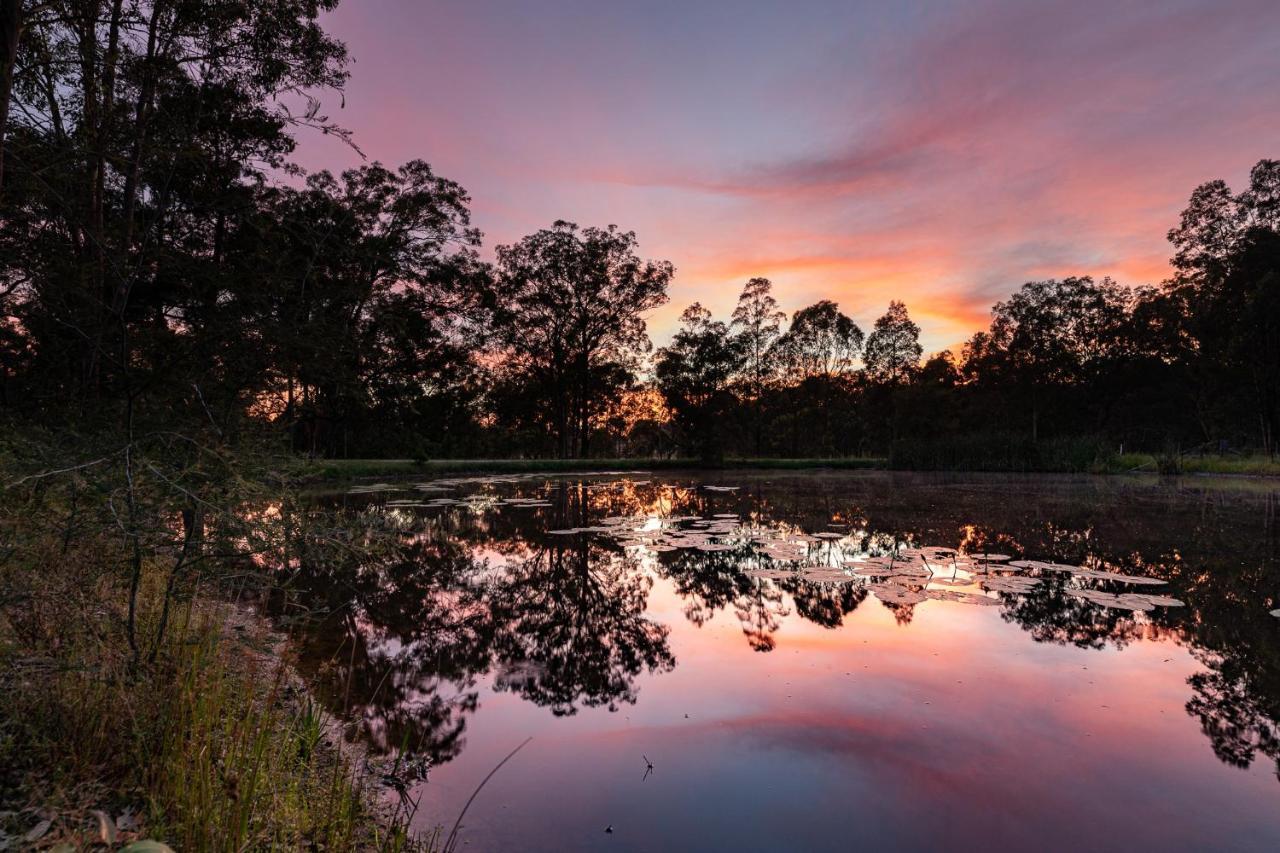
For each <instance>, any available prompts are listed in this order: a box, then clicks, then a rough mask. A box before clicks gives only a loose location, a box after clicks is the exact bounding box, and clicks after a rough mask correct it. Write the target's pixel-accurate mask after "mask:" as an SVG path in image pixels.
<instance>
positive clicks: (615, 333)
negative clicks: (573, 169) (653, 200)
mask: <svg viewBox="0 0 1280 853" xmlns="http://www.w3.org/2000/svg"><path fill="white" fill-rule="evenodd" d="M636 245H637V243H636V236H635V234H634V233H633V232H630V231H626V232H624V231H619V230H618V229H617V228H616V227H615V226H612V225H611V226H609V227H608V228H605V229H601V228H586V229H583V230H581V231H579V229H578V226H577V225H575V224H573V223H571V222H563V221H559V222H556V223H555V224H554V225H552V227H551V228H548V229H544V230H542V231H538V232H537V233H535V234H531V235H529V236H528V237H525V238H524V239H522V240H521V241H519V242H518V243H515V244H512V245H509V246H499V247H498V249H497V254H498V271H499V274H498V277H497V280H496V282H495V285H494V304H495V310H494V315H495V325H496V329H497V331H498V333H499V336H500V340H501V342H502V346H503V348H504V349H505V350H506V352H507V355H508V360H507V363H506V369H507V370H508V371H509V372H510V373H511V374H513V375H514V376H515V377H517V379H518V381H520V380H523V381H529V382H532V383H534V385H535V386H536V387H537V388H538V390H539V392H540V393H541V394H542V395H544V397H545V399H546V400H547V401H548V402H549V404H550V406H549V408H550V424H549V426H550V428H551V431H552V433H553V435H554V438H555V442H556V448H557V452H558V455H559V456H561V457H569V456H581V455H586V454H587V452H588V449H589V448H588V442H589V437H590V427H591V421H592V418H594V417H595V416H596V415H598V414H599V413H600V411H601V410H602V408H603V406H604V405H605V404H606V403H607V402H608V401H609V400H610V399H611V398H612V397H613V395H615V394H616V393H617V392H618V391H619V390H621V388H622V387H624V386H625V383H626V382H627V380H629V379H630V377H631V376H632V375H633V373H634V371H635V369H636V367H637V359H638V357H639V356H640V355H641V354H643V353H645V352H647V351H648V350H649V347H650V343H649V338H648V335H647V334H646V331H645V323H644V319H643V317H642V315H643V314H644V312H646V311H649V310H650V309H652V308H656V307H658V306H659V305H662V304H663V303H665V302H666V301H667V285H668V283H669V282H670V281H671V277H672V275H673V274H674V268H673V267H672V266H671V264H670V263H668V262H666V261H642V260H641V259H640V258H639V256H638V255H637V254H636Z"/></svg>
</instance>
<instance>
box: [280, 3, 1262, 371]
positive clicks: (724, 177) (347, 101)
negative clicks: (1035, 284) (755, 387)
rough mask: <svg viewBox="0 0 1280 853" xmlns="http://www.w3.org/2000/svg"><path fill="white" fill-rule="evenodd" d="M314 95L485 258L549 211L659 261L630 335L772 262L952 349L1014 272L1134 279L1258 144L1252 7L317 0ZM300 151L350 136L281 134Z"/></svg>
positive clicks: (791, 287)
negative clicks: (424, 171)
mask: <svg viewBox="0 0 1280 853" xmlns="http://www.w3.org/2000/svg"><path fill="white" fill-rule="evenodd" d="M325 24H326V27H327V28H328V29H329V30H330V32H332V33H333V34H334V35H336V36H337V37H339V38H341V39H343V40H344V41H345V42H346V43H347V45H348V47H349V49H350V51H351V54H352V57H353V60H354V61H353V63H352V65H351V68H350V70H351V80H350V82H349V84H348V86H347V89H346V92H345V94H344V96H343V97H342V98H341V99H339V98H338V97H337V96H334V95H329V96H327V97H326V98H325V99H324V105H325V108H326V112H327V113H328V115H329V116H330V118H332V119H334V120H336V121H337V122H338V123H340V124H342V125H343V126H345V127H347V128H349V129H351V130H352V131H353V132H354V135H355V140H356V142H357V143H358V144H359V146H360V148H361V149H362V150H363V152H364V154H365V155H366V156H367V157H368V158H369V159H370V160H378V161H381V162H383V163H385V164H387V165H389V166H394V165H397V164H399V163H402V162H404V161H406V160H410V159H414V158H421V159H424V160H426V161H428V162H429V163H431V165H432V167H433V168H434V169H435V171H436V172H437V173H438V174H440V175H443V176H445V177H448V178H451V179H453V180H455V181H458V182H459V183H460V184H462V185H463V186H464V187H465V188H466V189H467V190H468V192H469V193H470V195H471V197H472V214H473V220H474V224H475V225H477V226H478V227H479V228H480V229H481V230H482V231H483V232H484V235H485V238H484V242H485V250H484V254H485V256H486V257H489V258H491V257H492V253H493V247H494V246H495V245H499V244H504V243H510V242H514V241H516V240H518V239H519V238H520V237H522V236H523V235H525V234H529V233H532V232H533V231H536V230H538V229H539V228H544V227H548V226H549V225H550V224H551V223H552V222H554V221H555V220H557V219H567V220H570V221H573V222H577V223H578V224H579V225H582V226H587V225H600V226H603V225H607V224H616V225H618V226H619V227H621V228H623V229H624V230H631V231H635V232H636V235H637V237H638V239H639V244H640V251H641V254H642V255H643V256H645V257H649V258H655V259H664V260H669V261H671V262H672V263H674V264H675V267H676V277H675V279H674V281H673V283H672V286H671V289H670V296H671V302H670V303H669V304H668V305H667V306H664V307H663V308H660V309H658V310H656V311H654V312H653V313H652V314H651V315H650V316H649V327H650V331H651V334H652V336H653V338H654V340H655V342H656V343H658V344H661V343H663V342H665V340H667V339H668V338H669V337H670V334H671V332H672V331H674V328H675V325H676V318H677V317H678V316H679V314H680V312H681V311H682V310H683V309H684V308H685V307H687V306H688V305H689V303H691V302H693V301H695V300H696V301H700V302H701V303H702V304H703V305H705V306H706V307H707V308H709V309H710V310H711V311H712V312H713V313H714V314H716V315H717V316H718V317H719V318H721V319H726V320H727V319H728V315H729V313H730V312H731V311H732V308H733V305H734V304H735V302H736V300H737V295H738V293H739V292H740V290H741V288H742V285H743V284H744V283H745V282H746V280H747V279H748V278H751V277H753V276H765V277H767V278H769V279H771V280H772V281H773V284H774V292H775V296H776V297H777V298H778V300H779V302H780V303H781V306H782V308H783V309H784V310H786V311H788V313H790V312H793V311H795V310H796V309H798V308H801V307H804V306H806V305H809V304H811V303H813V302H815V301H817V300H819V299H832V300H835V301H836V302H838V303H839V304H840V306H841V309H842V310H844V311H845V312H846V313H847V314H849V315H850V316H852V317H853V318H854V319H855V320H856V321H857V322H858V324H859V325H860V326H861V327H862V328H863V329H864V331H869V330H870V328H871V325H872V323H873V322H874V321H875V318H876V317H878V316H879V315H880V314H881V313H883V312H884V310H885V308H886V306H887V304H888V302H889V300H891V299H901V300H903V301H904V302H905V303H906V305H907V308H908V310H909V311H910V313H911V315H912V317H913V318H914V319H915V320H916V322H917V323H919V324H920V326H921V327H922V335H921V342H922V344H923V345H924V347H925V349H926V352H932V351H936V350H938V349H942V348H944V347H949V348H952V349H956V348H958V347H959V345H960V344H961V343H962V342H963V341H964V340H965V339H966V338H968V337H969V336H970V335H971V334H972V333H973V332H974V331H977V330H978V329H980V328H984V327H985V326H986V324H987V322H988V319H989V311H990V307H991V305H992V304H993V303H994V302H996V301H997V300H999V299H1002V298H1005V297H1007V296H1008V295H1009V294H1010V293H1012V292H1013V291H1015V290H1016V289H1017V288H1018V287H1019V286H1020V285H1021V284H1022V283H1023V282H1025V281H1029V280H1033V279H1042V278H1049V277H1060V276H1065V275H1085V274H1088V275H1094V276H1095V277H1098V276H1103V275H1110V276H1113V277H1114V278H1116V279H1117V280H1118V281H1120V282H1121V283H1122V284H1144V283H1157V282H1159V281H1160V280H1161V279H1163V278H1164V277H1165V276H1166V275H1167V273H1168V267H1167V261H1168V257H1169V255H1170V251H1169V247H1168V244H1167V242H1166V239H1165V234H1166V233H1167V231H1168V230H1169V228H1171V227H1172V226H1173V225H1174V224H1175V223H1176V221H1177V216H1178V213H1179V212H1180V211H1181V210H1182V208H1183V207H1184V206H1185V202H1186V200H1187V197H1188V196H1189V195H1190V193H1191V191H1192V190H1193V189H1194V188H1195V187H1196V186H1197V185H1198V184H1200V183H1202V182H1203V181H1206V180H1211V179H1214V178H1222V179H1224V180H1226V181H1227V182H1228V183H1229V184H1230V185H1231V186H1232V187H1233V188H1235V189H1240V188H1242V187H1243V186H1244V185H1245V184H1246V183H1247V178H1248V172H1249V169H1250V167H1251V166H1252V165H1253V164H1254V163H1256V162H1257V161H1258V160H1259V159H1262V158H1264V157H1271V158H1275V157H1280V0H1207V1H1206V2H1200V1H1199V0H1194V1H1193V0H1158V2H1136V1H1135V2H1126V0H1109V1H1108V2H1096V0H1045V2H1037V0H948V2H905V1H904V2H890V0H859V2H852V1H851V0H843V2H840V0H788V2H750V0H683V1H682V2H668V0H643V2H642V0H630V2H620V0H619V1H618V2H604V1H603V0H457V2H454V0H419V2H413V0H345V2H344V3H342V5H341V6H340V7H339V8H338V10H337V11H335V12H333V13H331V14H329V15H328V16H327V18H326V21H325ZM297 160H298V162H299V163H301V164H302V165H303V166H304V167H305V168H308V169H312V170H314V169H321V168H327V169H330V170H333V171H340V170H341V169H344V168H350V167H353V166H356V165H359V163H360V162H361V160H360V157H359V155H357V154H356V153H355V152H354V151H352V150H350V149H349V148H347V147H346V146H344V145H342V144H341V143H340V142H338V141H337V140H335V139H333V138H331V137H329V138H326V137H323V136H318V135H311V136H305V135H304V137H303V138H302V139H301V142H300V145H299V149H298V152H297Z"/></svg>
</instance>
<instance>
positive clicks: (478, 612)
mask: <svg viewBox="0 0 1280 853" xmlns="http://www.w3.org/2000/svg"><path fill="white" fill-rule="evenodd" d="M343 553H344V554H345V555H346V556H345V558H342V557H340V556H339V555H338V554H332V555H330V559H328V560H327V561H326V562H325V571H323V573H309V572H306V571H304V572H301V573H300V574H299V575H298V577H297V579H296V582H295V588H294V590H293V591H294V593H295V594H296V595H297V596H298V597H299V598H300V600H302V601H304V602H305V603H306V604H307V605H308V606H310V607H312V608H317V609H323V610H327V611H329V613H330V615H329V616H328V617H327V618H324V619H322V620H321V621H319V622H318V623H315V624H312V625H310V626H308V628H307V630H304V631H303V632H301V634H300V636H299V638H298V651H299V658H300V665H301V667H302V669H303V671H304V674H307V675H308V676H310V679H311V681H312V682H313V683H314V685H315V687H316V691H317V693H318V694H319V696H320V698H321V700H322V701H323V702H325V704H326V705H328V706H329V707H330V708H332V709H334V710H335V711H338V712H341V713H343V714H344V716H346V717H347V718H348V719H350V720H352V721H356V722H357V723H358V728H359V734H360V735H361V736H362V737H364V738H365V739H366V740H367V742H368V743H369V744H370V746H371V747H372V748H373V749H375V750H376V751H379V752H385V751H387V750H389V749H397V748H402V747H407V748H408V749H409V750H411V751H412V752H414V753H417V754H420V755H429V756H431V758H432V759H433V760H434V761H436V762H441V761H447V760H448V759H450V758H452V757H454V756H455V755H457V754H458V752H460V751H461V749H462V747H463V745H464V743H465V741H464V740H463V737H462V735H463V731H464V729H465V726H466V717H467V716H468V715H469V714H470V713H472V712H474V711H475V709H476V706H477V702H478V692H477V691H476V689H475V675H476V674H477V673H479V672H483V671H484V670H485V669H486V668H487V667H488V665H489V660H490V655H491V653H492V648H493V644H494V634H495V624H494V621H493V619H492V617H491V616H490V615H489V612H488V609H487V608H486V607H485V606H484V605H483V600H482V593H483V589H482V587H480V586H479V585H478V584H477V583H476V581H475V576H476V574H477V571H478V567H477V565H476V564H475V562H474V561H473V560H471V559H470V558H469V557H468V556H467V553H466V552H465V551H464V550H463V549H462V548H461V546H460V545H459V544H458V543H456V542H451V541H450V540H448V539H445V538H440V539H438V540H434V539H421V540H415V541H411V542H408V543H405V544H404V545H402V546H401V547H398V548H396V549H394V550H393V551H392V552H391V553H390V554H383V555H382V556H381V557H374V556H372V555H371V554H368V553H365V552H357V551H347V552H343ZM424 567H425V568H426V570H424Z"/></svg>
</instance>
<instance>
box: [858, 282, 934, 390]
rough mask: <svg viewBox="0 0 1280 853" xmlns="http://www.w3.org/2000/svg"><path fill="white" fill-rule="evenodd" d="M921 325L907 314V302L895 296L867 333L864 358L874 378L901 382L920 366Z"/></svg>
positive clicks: (871, 377) (907, 378)
mask: <svg viewBox="0 0 1280 853" xmlns="http://www.w3.org/2000/svg"><path fill="white" fill-rule="evenodd" d="M923 353H924V349H923V348H922V347H921V346H920V327H919V326H917V325H916V324H915V323H914V322H912V320H911V318H910V317H909V316H908V315H907V306H906V305H904V304H902V303H901V302H899V301H897V300H894V301H892V302H890V303H889V310H888V311H886V312H885V313H884V314H883V315H882V316H881V317H880V318H879V319H878V320H876V323H875V328H874V329H872V331H871V334H870V335H868V336H867V344H866V349H865V350H864V351H863V362H864V363H865V364H866V371H867V376H868V378H870V379H871V381H873V382H877V383H881V384H888V385H901V384H904V383H906V382H909V381H910V380H911V378H912V377H913V376H914V375H915V373H916V372H917V370H919V367H920V356H921V355H922V354H923Z"/></svg>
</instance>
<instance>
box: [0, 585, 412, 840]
mask: <svg viewBox="0 0 1280 853" xmlns="http://www.w3.org/2000/svg"><path fill="white" fill-rule="evenodd" d="M148 586H153V585H151V584H149V585H148ZM151 594H153V592H152V591H151V590H149V591H148V596H149V595H151ZM228 607H229V605H226V604H221V603H216V602H211V601H205V600H194V601H192V602H189V603H188V604H187V605H186V606H185V607H184V608H183V609H182V611H181V613H180V614H179V618H178V620H177V624H176V625H175V626H174V628H173V630H172V631H171V632H170V633H169V635H168V638H167V639H166V640H165V642H164V644H163V646H162V649H161V653H160V654H159V655H158V656H157V660H156V662H155V664H153V665H151V666H149V667H146V668H145V669H142V670H139V669H137V668H136V667H134V666H133V664H132V662H131V657H130V655H129V653H128V649H127V647H125V646H123V645H122V644H120V643H119V642H118V641H117V642H112V641H111V640H110V638H109V637H108V638H107V642H106V643H105V644H103V645H100V646H97V647H96V648H93V647H86V646H79V647H76V648H63V649H60V650H57V651H56V653H55V654H56V657H55V659H53V660H50V659H48V658H42V657H33V656H31V655H30V654H29V651H30V650H24V649H22V648H21V647H20V646H18V645H17V644H16V643H15V642H14V641H13V640H12V639H9V640H8V641H7V642H6V644H5V646H4V648H3V651H0V666H3V669H4V671H5V672H6V673H10V674H11V675H12V676H14V677H10V678H6V679H5V680H4V683H3V684H0V730H2V731H3V732H4V737H3V738H2V739H0V766H3V767H4V768H6V770H5V773H4V775H5V780H4V781H5V784H4V794H5V799H6V800H7V801H8V802H7V803H6V804H5V808H7V809H8V810H12V811H17V812H18V813H17V814H16V815H13V816H11V817H10V819H9V820H8V823H9V826H6V827H5V829H6V830H7V831H9V833H10V834H11V835H17V836H21V835H22V834H23V833H25V832H27V831H29V830H30V827H31V825H32V824H35V823H37V819H39V818H43V819H49V820H50V821H51V825H50V827H49V829H48V830H47V832H46V833H45V834H44V835H43V837H42V840H43V841H45V842H48V843H50V844H51V843H53V842H54V841H60V842H66V843H70V844H72V845H74V846H76V847H77V848H78V847H80V846H81V845H87V844H89V843H92V842H94V841H101V840H103V838H102V831H103V829H102V826H101V822H100V821H99V820H98V819H97V817H96V815H95V814H94V813H95V811H101V812H103V813H105V814H106V815H108V816H109V817H110V818H111V820H112V821H113V822H114V821H116V820H117V819H118V818H119V817H120V816H121V815H128V816H129V818H128V820H125V821H121V822H120V824H119V825H118V826H117V827H116V831H115V835H116V839H115V840H116V841H118V842H119V841H125V840H129V839H130V838H142V837H145V838H151V839H159V840H162V841H164V842H165V843H167V844H168V845H169V846H171V847H172V848H174V849H175V850H208V851H241V850H263V849H290V850H292V849H302V848H306V849H325V850H391V851H398V850H407V849H417V848H419V847H421V846H423V845H421V844H420V843H417V842H413V841H412V840H411V838H410V836H409V833H408V831H407V828H406V827H405V826H404V825H402V824H394V823H392V824H389V823H388V822H387V821H386V820H385V818H386V815H384V814H380V813H379V811H378V807H377V805H376V795H375V793H374V792H373V789H372V788H371V787H370V783H369V782H368V780H367V779H366V774H365V771H364V770H363V768H362V767H361V766H359V765H358V764H357V762H356V761H355V760H354V757H353V756H350V755H348V754H346V753H344V752H343V750H342V749H341V748H340V747H339V743H340V738H338V737H337V736H336V731H337V727H336V726H335V725H333V724H332V723H331V722H330V721H328V720H326V718H325V715H324V713H323V712H322V711H321V710H319V709H318V708H317V706H316V705H315V704H314V703H312V702H311V701H310V699H308V698H307V696H306V693H305V691H303V690H301V689H299V687H298V685H297V683H296V682H295V681H294V680H293V679H292V678H291V676H290V673H289V670H288V668H287V666H286V664H285V663H284V662H282V661H281V660H279V659H278V658H277V657H276V656H275V655H274V654H272V653H269V652H268V650H267V648H266V644H267V639H266V635H265V634H264V633H263V631H264V630H265V629H262V628H261V627H259V626H256V625H255V624H254V623H253V622H251V621H249V622H246V621H245V620H243V619H238V620H237V619H229V618H228ZM229 623H237V624H238V625H239V627H238V628H237V629H233V630H228V629H227V625H228V624H229ZM103 627H104V628H105V629H106V630H105V633H106V634H109V633H110V629H109V628H106V626H103ZM112 646H115V648H112ZM24 810H25V811H24Z"/></svg>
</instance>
